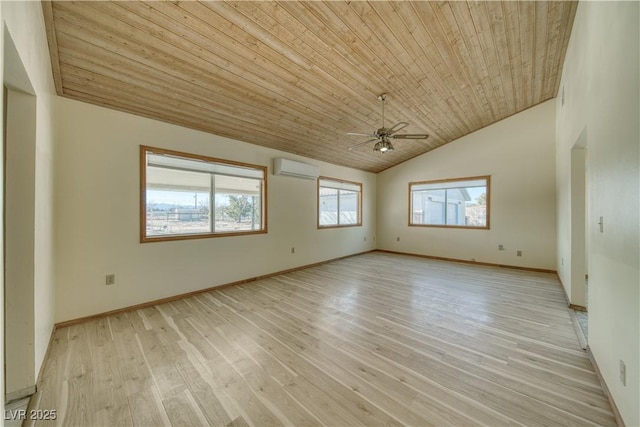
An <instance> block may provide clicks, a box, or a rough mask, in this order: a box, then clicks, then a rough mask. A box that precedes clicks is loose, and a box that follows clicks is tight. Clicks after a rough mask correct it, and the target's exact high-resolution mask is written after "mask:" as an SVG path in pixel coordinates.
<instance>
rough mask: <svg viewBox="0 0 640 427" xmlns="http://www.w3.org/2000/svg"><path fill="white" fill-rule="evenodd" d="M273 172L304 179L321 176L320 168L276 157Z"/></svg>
mask: <svg viewBox="0 0 640 427" xmlns="http://www.w3.org/2000/svg"><path fill="white" fill-rule="evenodd" d="M273 174H274V175H282V176H293V177H296V178H303V179H318V176H320V168H319V167H318V166H314V165H308V164H306V163H302V162H296V161H294V160H289V159H282V158H274V159H273Z"/></svg>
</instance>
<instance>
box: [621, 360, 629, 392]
mask: <svg viewBox="0 0 640 427" xmlns="http://www.w3.org/2000/svg"><path fill="white" fill-rule="evenodd" d="M620 382H621V383H622V385H623V386H625V387H626V386H627V366H626V365H625V364H624V362H623V361H622V360H621V361H620Z"/></svg>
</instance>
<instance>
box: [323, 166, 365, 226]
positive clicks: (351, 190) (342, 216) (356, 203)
mask: <svg viewBox="0 0 640 427" xmlns="http://www.w3.org/2000/svg"><path fill="white" fill-rule="evenodd" d="M359 225H362V184H361V183H359V182H351V181H343V180H338V179H334V178H326V177H320V178H319V179H318V228H332V227H353V226H359Z"/></svg>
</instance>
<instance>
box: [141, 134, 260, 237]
mask: <svg viewBox="0 0 640 427" xmlns="http://www.w3.org/2000/svg"><path fill="white" fill-rule="evenodd" d="M146 153H154V154H167V155H171V156H178V157H184V158H187V159H193V160H202V161H206V162H210V163H219V164H224V165H229V166H238V167H244V168H251V169H255V170H260V171H262V184H263V185H262V194H261V195H260V197H261V201H260V202H261V203H260V204H261V206H262V218H263V221H262V222H263V224H264V225H263V228H262V229H261V230H249V231H239V232H233V233H198V234H180V235H173V236H159V237H148V236H147V234H146V230H147V174H146V171H147V159H146ZM267 212H268V209H267V167H266V166H261V165H254V164H251V163H243V162H236V161H233V160H225V159H219V158H216V157H208V156H203V155H199V154H193V153H185V152H182V151H175V150H168V149H165V148H157V147H150V146H147V145H141V146H140V243H152V242H167V241H175V240H194V239H209V238H215V237H230V236H247V235H253V234H267V232H268V229H267V224H268V221H267ZM213 220H214V221H215V219H213Z"/></svg>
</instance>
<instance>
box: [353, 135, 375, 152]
mask: <svg viewBox="0 0 640 427" xmlns="http://www.w3.org/2000/svg"><path fill="white" fill-rule="evenodd" d="M369 136H370V135H369ZM377 140H378V138H373V139H370V140H368V141H365V142H361V143H359V144H356V145H352V146H351V147H349V148H348V149H349V150H353V149H354V148H358V147H362V146H363V145H365V144H368V143H370V142H373V141H377Z"/></svg>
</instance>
